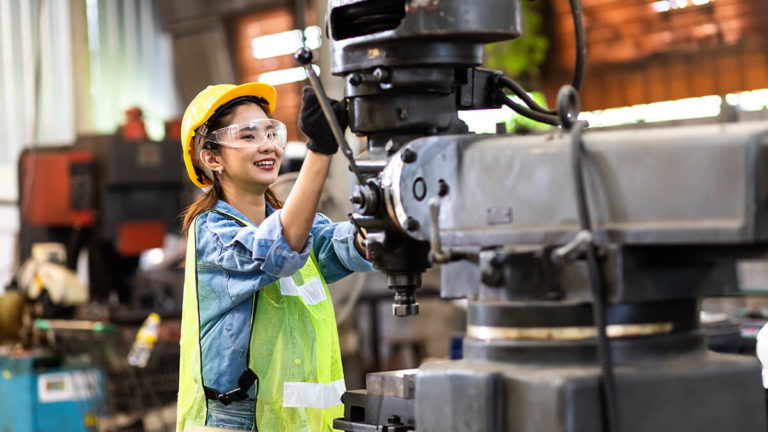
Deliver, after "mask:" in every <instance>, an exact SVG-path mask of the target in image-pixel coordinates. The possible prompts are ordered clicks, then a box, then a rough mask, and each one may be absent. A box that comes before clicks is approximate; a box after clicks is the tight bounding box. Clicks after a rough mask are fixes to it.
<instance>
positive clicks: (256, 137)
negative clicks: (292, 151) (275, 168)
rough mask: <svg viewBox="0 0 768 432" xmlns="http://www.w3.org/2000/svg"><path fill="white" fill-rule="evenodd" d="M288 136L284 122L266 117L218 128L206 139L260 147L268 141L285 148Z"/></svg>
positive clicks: (234, 145)
mask: <svg viewBox="0 0 768 432" xmlns="http://www.w3.org/2000/svg"><path fill="white" fill-rule="evenodd" d="M286 137H287V132H286V129H285V125H284V124H283V122H281V121H279V120H275V119H269V118H265V119H256V120H251V121H249V122H248V123H240V124H233V125H229V126H227V127H225V128H221V129H217V130H215V131H213V132H211V133H209V134H208V135H207V136H206V137H205V140H206V141H210V142H214V143H217V144H221V145H223V146H226V147H235V148H251V147H260V146H262V145H264V144H266V143H267V142H270V143H272V144H273V145H275V146H277V147H280V148H285V144H286V140H287V138H286Z"/></svg>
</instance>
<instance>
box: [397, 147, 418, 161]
mask: <svg viewBox="0 0 768 432" xmlns="http://www.w3.org/2000/svg"><path fill="white" fill-rule="evenodd" d="M416 156H417V155H416V152H415V151H413V150H411V149H409V148H407V149H405V150H403V152H402V153H401V154H400V158H401V159H402V160H403V162H405V163H411V162H415V161H416Z"/></svg>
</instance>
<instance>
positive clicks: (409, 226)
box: [403, 216, 419, 231]
mask: <svg viewBox="0 0 768 432" xmlns="http://www.w3.org/2000/svg"><path fill="white" fill-rule="evenodd" d="M403 228H405V229H406V230H408V231H416V230H417V229H419V221H417V220H416V219H414V218H412V217H410V216H409V217H408V219H406V220H405V226H404V227H403Z"/></svg>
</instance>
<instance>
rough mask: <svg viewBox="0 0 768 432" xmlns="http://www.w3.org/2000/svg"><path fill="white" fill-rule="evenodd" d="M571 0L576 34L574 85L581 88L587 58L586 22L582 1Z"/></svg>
mask: <svg viewBox="0 0 768 432" xmlns="http://www.w3.org/2000/svg"><path fill="white" fill-rule="evenodd" d="M570 1H571V16H572V17H573V31H574V33H575V34H576V64H575V65H574V69H573V84H572V85H573V87H575V88H576V90H581V83H582V81H583V80H584V67H585V63H586V58H587V43H586V40H585V37H584V22H583V16H582V13H581V2H580V1H579V0H570Z"/></svg>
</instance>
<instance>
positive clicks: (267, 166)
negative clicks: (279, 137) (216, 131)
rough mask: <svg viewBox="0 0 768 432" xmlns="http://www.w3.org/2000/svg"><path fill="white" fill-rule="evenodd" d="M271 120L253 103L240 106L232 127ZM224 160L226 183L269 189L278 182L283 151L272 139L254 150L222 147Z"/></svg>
mask: <svg viewBox="0 0 768 432" xmlns="http://www.w3.org/2000/svg"><path fill="white" fill-rule="evenodd" d="M266 118H269V117H267V115H266V114H265V113H264V111H263V110H262V109H261V107H260V106H258V105H256V104H253V103H249V104H245V105H240V106H238V107H237V108H236V109H235V111H234V112H233V117H232V119H231V120H230V124H243V123H248V122H250V121H252V120H256V119H266ZM220 156H221V157H220V160H221V164H222V167H223V168H224V172H223V173H222V175H220V176H219V177H220V178H221V180H222V181H226V180H230V181H232V182H233V183H235V184H236V185H241V186H244V187H249V186H254V185H263V186H269V185H270V184H272V183H274V182H275V181H276V180H277V173H278V172H279V171H280V161H281V159H282V157H283V148H282V147H280V146H279V145H278V144H276V143H274V142H273V141H271V140H265V142H263V143H262V144H261V145H254V146H253V147H245V148H233V147H227V146H222V147H221V154H220Z"/></svg>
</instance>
